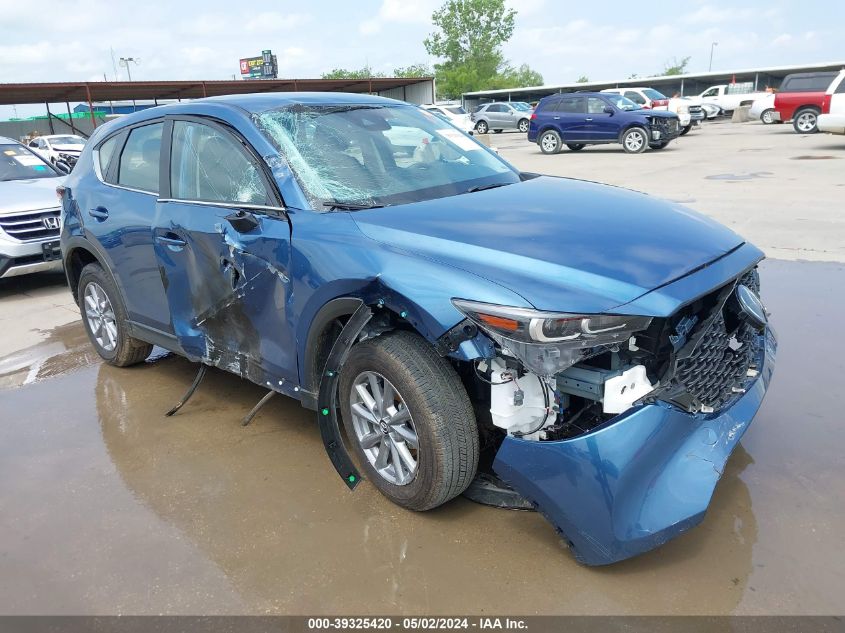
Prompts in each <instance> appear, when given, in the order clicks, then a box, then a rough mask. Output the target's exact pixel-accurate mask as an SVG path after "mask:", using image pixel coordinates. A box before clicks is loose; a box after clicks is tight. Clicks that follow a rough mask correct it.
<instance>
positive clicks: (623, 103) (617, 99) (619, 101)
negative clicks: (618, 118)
mask: <svg viewBox="0 0 845 633" xmlns="http://www.w3.org/2000/svg"><path fill="white" fill-rule="evenodd" d="M607 100H608V101H610V103H612V104H613V105H615V106H616V107H617V109H619V110H625V111H631V110H641V109H642V106H640V104H638V103H634V102H633V101H631V100H630V99H629V98H628V97H623V96H622V95H620V94H612V95H609V96H608V97H607Z"/></svg>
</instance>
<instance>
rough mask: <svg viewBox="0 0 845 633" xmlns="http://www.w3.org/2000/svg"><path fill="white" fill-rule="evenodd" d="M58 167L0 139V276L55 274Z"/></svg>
mask: <svg viewBox="0 0 845 633" xmlns="http://www.w3.org/2000/svg"><path fill="white" fill-rule="evenodd" d="M63 181H64V177H63V173H62V172H61V171H60V169H59V168H56V167H54V166H53V165H51V164H50V163H48V162H46V161H45V160H44V159H43V158H41V157H40V156H39V155H38V154H35V153H34V152H32V151H30V150H29V149H28V148H27V147H24V146H23V145H22V144H21V143H18V142H17V141H14V140H12V139H10V138H4V137H2V136H0V278H2V277H15V276H17V275H24V274H27V273H34V272H39V271H43V270H57V271H58V270H61V269H62V259H61V252H60V251H59V233H60V229H61V226H60V222H61V220H60V214H59V211H60V204H59V199H58V198H57V196H56V186H57V185H60V184H62V182H63Z"/></svg>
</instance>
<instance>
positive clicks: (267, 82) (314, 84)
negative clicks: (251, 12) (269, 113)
mask: <svg viewBox="0 0 845 633" xmlns="http://www.w3.org/2000/svg"><path fill="white" fill-rule="evenodd" d="M431 80H432V78H431V77H412V78H401V77H389V78H385V77H373V78H371V79H262V80H253V81H243V80H234V81H229V80H227V81H91V82H67V83H64V82H63V83H26V84H7V83H0V105H21V104H25V103H62V102H69V101H81V102H88V103H93V102H95V101H99V102H102V101H127V100H131V99H138V100H141V99H150V100H155V99H199V98H201V97H214V96H218V95H230V94H245V93H252V92H297V91H300V90H301V91H315V92H322V91H325V92H378V91H382V90H390V89H391V88H402V87H403V86H410V85H412V84H416V83H422V82H426V81H431Z"/></svg>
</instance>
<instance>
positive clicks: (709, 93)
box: [698, 81, 766, 112]
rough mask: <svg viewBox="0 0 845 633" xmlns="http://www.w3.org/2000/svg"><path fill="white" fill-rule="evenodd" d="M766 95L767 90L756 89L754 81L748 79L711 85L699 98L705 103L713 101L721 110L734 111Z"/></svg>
mask: <svg viewBox="0 0 845 633" xmlns="http://www.w3.org/2000/svg"><path fill="white" fill-rule="evenodd" d="M765 96H766V93H765V92H758V91H756V90H755V89H754V82H753V81H747V82H741V83H730V84H722V85H719V86H711V87H710V88H708V89H707V90H705V91H704V92H702V93H701V94H700V95H698V98H699V99H701V101H702V102H703V103H711V104H713V105H715V106H717V107H718V108H719V110H720V111H721V112H733V111H734V110H736V109H737V108H738V107H740V106H745V105H749V106H750V105H751V104H752V103H754V101H755V100H756V99H760V98H762V97H765Z"/></svg>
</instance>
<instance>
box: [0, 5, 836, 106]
mask: <svg viewBox="0 0 845 633" xmlns="http://www.w3.org/2000/svg"><path fill="white" fill-rule="evenodd" d="M444 1H445V0H355V1H354V2H350V1H349V0H308V1H307V2H304V1H299V2H294V1H291V0H275V2H272V3H264V2H256V3H253V4H252V5H250V4H249V3H246V2H244V3H240V2H233V1H232V0H181V1H180V0H132V1H127V0H39V1H38V2H23V1H21V0H0V83H4V82H41V81H102V80H103V78H104V76H105V77H107V78H108V79H110V80H112V79H114V78H115V77H117V78H118V79H121V80H125V79H127V72H126V69H125V68H122V67H120V66H119V65H117V66H115V65H114V64H113V63H112V51H113V52H114V59H116V60H119V58H120V57H132V58H135V59H139V60H140V63H139V64H137V65H132V67H131V69H130V70H131V73H132V79H134V80H165V79H171V80H172V79H209V80H210V79H232V77H233V75H234V76H236V77H238V76H239V68H238V60H239V59H240V58H241V57H249V56H253V55H259V54H260V53H261V51H262V50H263V49H266V48H269V49H272V50H273V52H274V53H276V55H277V56H278V61H279V74H280V76H281V77H291V78H292V77H297V78H305V77H319V76H320V75H321V74H322V73H324V72H327V71H329V70H331V69H333V68H337V67H345V68H360V67H362V66H364V65H366V64H369V65H370V66H371V67H372V68H373V69H374V70H375V71H379V72H384V73H387V74H390V73H391V72H392V71H393V69H394V68H397V67H400V66H408V65H411V64H415V63H429V64H433V63H434V62H435V61H437V60H436V59H432V58H430V57H429V56H428V54H427V53H426V51H425V47H424V46H423V40H424V39H425V37H426V35H427V34H428V33H430V32H431V31H432V30H433V27H432V25H431V13H432V11H434V9H436V8H437V7H438V6H439V5H441V4H443V2H444ZM506 1H507V2H508V4H509V5H510V6H511V7H513V8H514V9H516V10H517V12H518V13H517V18H516V29H515V30H514V34H513V37H512V38H511V39H510V41H508V42H507V43H506V44H505V45H504V47H503V50H504V53H505V56H506V58H507V59H508V60H509V61H510V62H511V63H512V64H514V65H519V64H521V63H528V64H529V65H530V66H531V67H532V68H534V69H535V70H538V71H539V72H540V73H541V74H542V75H543V78H544V80H545V82H546V83H567V82H572V81H575V80H576V79H577V78H578V77H579V76H581V75H586V76H587V77H589V78H590V79H591V80H593V81H599V80H612V79H618V78H625V77H628V76H630V75H631V74H632V73H637V74H639V75H651V74H657V73H659V71H661V70H662V69H663V67H664V66H665V64H666V62H667V61H670V60H672V59H673V58H678V59H680V58H683V57H686V56H690V57H691V60H690V63H689V66H688V70H689V71H690V72H696V71H706V70H707V68H708V63H709V56H710V49H711V43H712V42H718V45H717V46H716V47H715V48H714V54H713V70H730V69H742V68H753V67H763V66H777V65H788V64H801V63H813V62H830V61H839V60H843V61H845V37H843V31H842V26H841V25H842V24H845V2H841V1H837V0H828V1H825V0H802V1H801V2H795V1H794V0H789V1H780V0H743V1H742V2H736V1H733V2H725V1H721V0H714V1H711V2H708V1H706V0H705V2H703V3H698V2H691V3H684V2H671V3H670V2H662V1H659V0H646V1H645V2H643V1H638V0H601V1H598V2H596V1H593V2H586V1H584V0H580V1H578V2H572V1H570V0H506ZM17 111H18V114H19V115H21V116H29V115H32V114H43V113H44V108H43V106H24V107H20V106H19V107H18V108H17ZM9 116H14V112H13V110H12V108H11V107H10V106H0V118H3V119H5V118H7V117H9Z"/></svg>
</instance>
